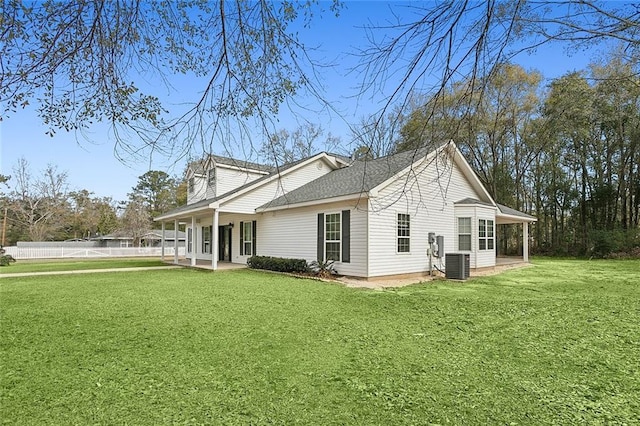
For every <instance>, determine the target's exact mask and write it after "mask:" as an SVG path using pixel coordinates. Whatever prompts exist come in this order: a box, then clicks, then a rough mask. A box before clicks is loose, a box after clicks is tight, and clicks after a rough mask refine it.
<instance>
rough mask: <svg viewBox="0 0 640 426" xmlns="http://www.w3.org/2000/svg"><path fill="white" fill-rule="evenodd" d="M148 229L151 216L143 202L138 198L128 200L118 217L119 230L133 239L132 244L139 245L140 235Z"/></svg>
mask: <svg viewBox="0 0 640 426" xmlns="http://www.w3.org/2000/svg"><path fill="white" fill-rule="evenodd" d="M150 230H151V218H150V216H149V212H148V210H147V209H146V207H145V205H144V202H143V201H142V200H141V199H139V198H136V199H133V200H130V201H129V202H128V203H127V204H126V207H124V214H123V215H122V218H121V219H120V231H122V232H123V233H124V234H125V235H127V236H129V237H131V238H132V239H133V245H134V246H136V247H140V244H141V242H142V237H143V236H144V235H145V234H146V233H148V232H149V231H150Z"/></svg>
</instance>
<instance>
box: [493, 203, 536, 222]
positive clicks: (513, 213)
mask: <svg viewBox="0 0 640 426" xmlns="http://www.w3.org/2000/svg"><path fill="white" fill-rule="evenodd" d="M496 205H497V206H498V208H499V209H500V213H502V214H507V215H510V216H517V217H523V218H525V219H532V220H537V219H536V218H535V217H534V216H531V215H528V214H526V213H523V212H521V211H518V210H515V209H512V208H511V207H507V206H505V205H502V204H498V203H496Z"/></svg>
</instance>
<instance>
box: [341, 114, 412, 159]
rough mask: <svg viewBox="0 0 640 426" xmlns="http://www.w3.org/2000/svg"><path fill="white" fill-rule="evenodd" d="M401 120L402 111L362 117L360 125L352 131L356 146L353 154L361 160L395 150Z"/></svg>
mask: <svg viewBox="0 0 640 426" xmlns="http://www.w3.org/2000/svg"><path fill="white" fill-rule="evenodd" d="M401 120H402V117H401V114H400V113H390V114H387V115H386V116H384V115H383V116H375V115H373V116H370V117H363V118H361V119H360V123H359V124H358V126H357V127H356V128H354V129H353V130H352V132H351V139H352V140H353V141H354V144H355V146H356V148H355V149H354V151H353V156H354V157H355V158H357V159H360V160H363V159H370V160H372V159H375V158H379V157H384V156H385V155H387V154H390V153H391V152H393V151H394V149H395V148H396V146H395V145H396V139H397V137H398V136H397V133H398V132H397V129H398V127H399V126H400V125H401V124H402V121H401Z"/></svg>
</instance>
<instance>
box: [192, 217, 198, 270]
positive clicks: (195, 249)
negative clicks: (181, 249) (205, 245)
mask: <svg viewBox="0 0 640 426" xmlns="http://www.w3.org/2000/svg"><path fill="white" fill-rule="evenodd" d="M197 235H198V233H197V232H196V217H195V216H191V266H196V254H197V253H198V244H197V241H198V237H197Z"/></svg>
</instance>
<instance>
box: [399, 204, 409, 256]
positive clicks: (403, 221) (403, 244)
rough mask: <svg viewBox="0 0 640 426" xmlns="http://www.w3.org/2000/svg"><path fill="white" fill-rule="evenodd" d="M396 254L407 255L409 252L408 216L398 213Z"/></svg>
mask: <svg viewBox="0 0 640 426" xmlns="http://www.w3.org/2000/svg"><path fill="white" fill-rule="evenodd" d="M397 232H398V233H397V236H398V241H397V250H398V253H409V251H410V250H411V238H410V236H411V229H410V218H409V215H408V214H405V213H398V231H397Z"/></svg>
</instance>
